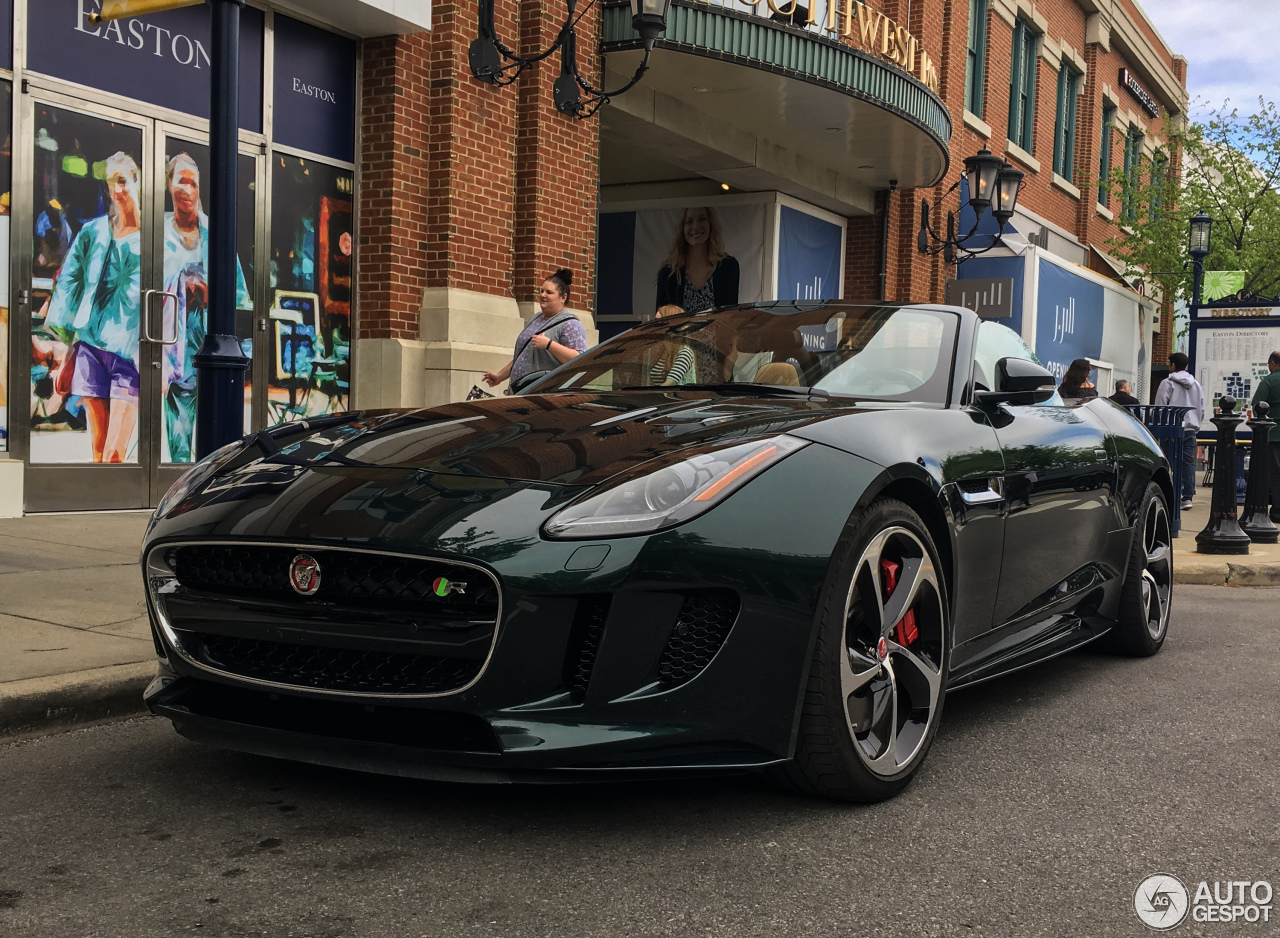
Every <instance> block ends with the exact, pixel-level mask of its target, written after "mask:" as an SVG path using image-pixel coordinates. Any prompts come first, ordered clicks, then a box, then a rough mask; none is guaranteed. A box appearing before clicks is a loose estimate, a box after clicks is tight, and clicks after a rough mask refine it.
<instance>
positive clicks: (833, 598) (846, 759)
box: [782, 498, 950, 802]
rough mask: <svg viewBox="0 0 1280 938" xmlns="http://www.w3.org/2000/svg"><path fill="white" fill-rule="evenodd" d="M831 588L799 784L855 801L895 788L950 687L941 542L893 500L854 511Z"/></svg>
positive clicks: (791, 771) (803, 726)
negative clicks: (936, 541) (948, 683)
mask: <svg viewBox="0 0 1280 938" xmlns="http://www.w3.org/2000/svg"><path fill="white" fill-rule="evenodd" d="M835 559H836V563H837V565H838V566H837V575H836V576H833V577H832V579H831V582H830V584H829V586H828V587H827V590H826V592H825V594H824V596H823V605H822V613H821V621H820V623H819V634H818V639H817V644H816V647H815V649H814V656H813V662H812V665H811V668H810V676H809V682H808V687H807V689H806V693H805V700H804V710H803V712H802V714H801V718H800V735H799V739H798V741H797V743H796V754H795V760H794V762H792V763H790V764H788V765H787V766H785V767H784V768H783V769H782V774H783V776H784V777H785V779H786V780H787V781H789V782H790V783H791V784H792V786H794V787H796V788H799V789H800V790H802V791H805V792H808V793H810V794H815V795H822V796H825V797H828V798H838V799H841V800H845V801H864V802H869V801H882V800H884V799H885V798H890V797H892V796H893V795H896V794H897V793H898V792H899V791H901V790H902V789H903V788H904V787H906V785H907V783H908V782H909V781H910V780H911V777H912V776H913V775H914V774H915V772H916V770H917V769H919V767H920V766H921V764H922V763H923V762H924V758H925V754H926V753H927V752H928V749H929V745H930V743H931V742H932V741H933V736H934V733H935V732H936V730H937V727H938V720H939V717H940V716H941V713H942V702H943V697H944V696H945V693H946V683H947V666H948V661H949V657H950V655H949V652H950V648H949V640H950V628H949V617H948V613H947V602H946V590H945V589H944V587H943V580H942V576H941V572H940V571H941V567H940V564H939V561H938V554H937V550H936V549H935V547H934V544H933V539H932V538H931V537H930V535H929V531H928V529H927V528H926V527H925V525H924V523H923V522H922V521H921V520H920V517H919V515H917V514H916V513H915V512H914V511H912V510H911V509H910V508H909V507H908V506H907V505H905V504H903V503H902V502H899V501H896V500H894V499H887V498H886V499H881V500H879V501H876V502H874V503H873V504H872V505H871V506H870V507H869V508H867V509H866V510H865V511H864V512H862V513H861V514H860V515H859V516H857V517H855V518H854V519H851V521H850V523H849V525H848V527H847V528H846V530H845V534H844V535H843V536H842V537H841V540H840V543H839V545H838V546H837V550H836V555H835Z"/></svg>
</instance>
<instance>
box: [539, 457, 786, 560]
mask: <svg viewBox="0 0 1280 938" xmlns="http://www.w3.org/2000/svg"><path fill="white" fill-rule="evenodd" d="M807 445H808V443H807V442H806V441H804V440H797V439H795V438H794V437H789V436H775V437H773V438H772V439H768V440H753V441H752V442H750V443H742V444H739V445H738V446H731V447H729V448H727V449H718V450H712V451H709V452H704V453H698V454H696V455H694V456H688V457H684V458H681V459H680V461H679V462H669V460H670V459H671V458H672V457H666V458H662V457H660V458H659V459H658V460H654V461H653V462H650V463H646V464H645V465H643V466H640V467H639V469H638V470H636V472H637V473H638V474H631V475H628V476H624V477H623V478H622V479H620V480H617V481H614V480H611V485H610V488H609V489H608V491H605V492H600V493H598V494H594V495H591V496H589V497H587V498H584V499H583V500H582V501H580V502H576V503H575V504H572V505H570V506H569V507H567V508H565V509H564V510H563V511H561V512H559V513H558V514H556V515H555V516H554V517H552V518H551V520H550V521H548V522H547V523H546V525H545V526H544V527H543V533H544V534H546V536H547V537H553V538H592V537H617V536H619V535H623V534H647V533H649V532H650V531H657V530H659V529H662V528H669V527H672V526H673V525H677V524H680V523H682V522H685V521H688V520H689V519H690V518H694V517H696V516H698V515H700V514H702V513H703V512H704V511H707V510H708V509H710V508H711V507H713V506H714V505H716V504H718V503H719V502H721V501H723V500H724V499H726V498H728V497H729V495H730V494H732V493H733V492H734V491H736V490H737V489H738V488H739V487H740V486H742V485H743V484H745V483H746V482H747V480H749V479H752V478H754V477H755V476H757V475H759V474H760V473H761V472H763V471H764V470H765V469H767V468H769V467H770V466H772V465H773V464H774V463H776V462H778V461H779V460H780V459H783V458H784V457H786V456H789V455H791V454H792V453H794V452H795V451H796V450H798V449H800V448H801V447H804V446H807ZM663 462H668V463H669V464H667V465H661V463H663Z"/></svg>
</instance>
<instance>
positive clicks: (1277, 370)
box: [1252, 352, 1280, 523]
mask: <svg viewBox="0 0 1280 938" xmlns="http://www.w3.org/2000/svg"><path fill="white" fill-rule="evenodd" d="M1259 401H1266V402H1267V403H1268V404H1270V405H1271V410H1270V411H1268V412H1267V417H1268V418H1269V419H1271V420H1275V421H1277V423H1276V425H1275V426H1274V427H1272V428H1271V433H1270V434H1269V436H1268V446H1267V449H1268V450H1270V453H1271V470H1270V472H1269V473H1268V475H1267V482H1268V483H1269V485H1268V487H1269V488H1270V492H1269V495H1270V499H1269V501H1270V502H1271V520H1272V521H1275V522H1277V523H1280V352H1272V353H1271V355H1270V356H1269V357H1268V358H1267V376H1266V377H1265V378H1263V379H1262V380H1261V381H1259V382H1258V390H1256V391H1254V392H1253V402H1252V403H1253V406H1254V408H1255V411H1256V409H1257V406H1258V402H1259Z"/></svg>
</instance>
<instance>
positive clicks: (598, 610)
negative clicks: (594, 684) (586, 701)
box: [564, 596, 609, 694]
mask: <svg viewBox="0 0 1280 938" xmlns="http://www.w3.org/2000/svg"><path fill="white" fill-rule="evenodd" d="M608 616H609V597H608V596H582V597H580V598H579V599H578V609H577V612H576V613H574V617H573V628H572V630H571V631H570V632H569V649H568V652H567V654H566V655H565V659H564V683H565V685H566V686H567V687H568V688H569V689H570V690H574V691H577V692H578V693H580V694H585V693H586V691H587V684H588V683H589V682H590V681H591V671H592V669H593V668H594V667H595V665H596V652H597V651H599V650H600V636H601V635H603V634H604V620H605V619H606V618H608Z"/></svg>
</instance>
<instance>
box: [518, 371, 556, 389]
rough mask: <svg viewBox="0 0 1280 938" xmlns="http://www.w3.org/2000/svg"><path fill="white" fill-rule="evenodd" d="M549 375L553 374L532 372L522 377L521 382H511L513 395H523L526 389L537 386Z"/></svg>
mask: <svg viewBox="0 0 1280 938" xmlns="http://www.w3.org/2000/svg"><path fill="white" fill-rule="evenodd" d="M549 374H551V372H549V371H531V372H529V373H528V374H527V375H525V376H524V377H522V378H521V379H520V380H519V381H512V382H511V393H512V394H523V393H524V389H525V388H531V387H533V386H534V385H535V384H537V383H538V382H539V381H541V380H542V379H543V378H545V377H546V376H547V375H549Z"/></svg>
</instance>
